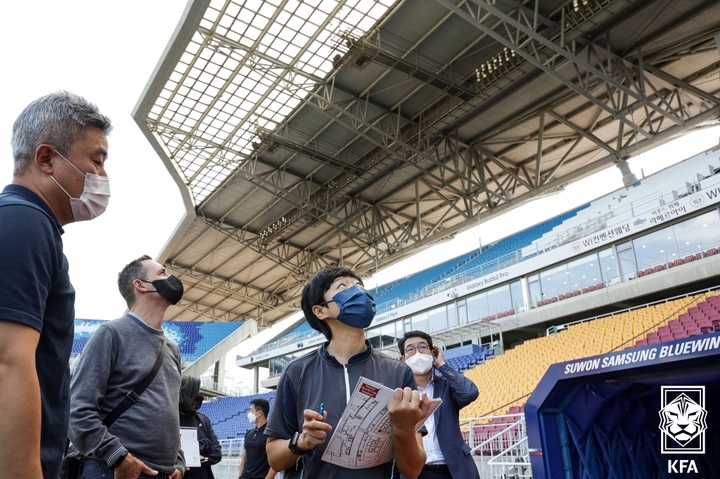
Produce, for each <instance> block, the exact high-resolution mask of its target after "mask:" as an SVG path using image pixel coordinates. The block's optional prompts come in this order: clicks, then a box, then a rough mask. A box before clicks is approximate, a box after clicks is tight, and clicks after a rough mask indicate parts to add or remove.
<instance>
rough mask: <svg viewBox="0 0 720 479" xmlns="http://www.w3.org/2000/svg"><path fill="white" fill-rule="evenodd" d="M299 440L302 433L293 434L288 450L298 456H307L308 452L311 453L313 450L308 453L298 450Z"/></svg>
mask: <svg viewBox="0 0 720 479" xmlns="http://www.w3.org/2000/svg"><path fill="white" fill-rule="evenodd" d="M299 439H300V433H299V432H297V431H295V434H293V437H292V439H290V444H288V449H290V452H292V453H293V454H295V455H296V456H302V455H303V454H307V453H308V452H310V451H311V449H308V450H307V451H303V450H302V449H298V440H299Z"/></svg>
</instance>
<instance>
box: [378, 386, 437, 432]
mask: <svg viewBox="0 0 720 479" xmlns="http://www.w3.org/2000/svg"><path fill="white" fill-rule="evenodd" d="M430 406H431V404H430V401H429V400H428V397H427V395H426V394H425V393H423V394H422V397H421V396H420V393H419V392H417V391H413V390H412V389H410V388H405V389H400V388H397V389H395V394H394V395H393V396H392V397H391V398H390V400H389V401H388V416H389V417H390V424H392V426H393V429H395V430H396V431H402V432H405V431H407V433H415V431H417V430H418V429H419V428H420V426H421V425H422V423H423V422H424V421H425V418H426V417H428V416H429V415H430V413H431V412H432V411H431V410H430Z"/></svg>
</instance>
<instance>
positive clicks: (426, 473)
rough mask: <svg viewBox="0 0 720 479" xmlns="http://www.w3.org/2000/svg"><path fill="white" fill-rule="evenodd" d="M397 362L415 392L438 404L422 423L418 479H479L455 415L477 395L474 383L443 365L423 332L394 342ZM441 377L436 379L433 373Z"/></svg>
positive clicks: (408, 335) (427, 336)
mask: <svg viewBox="0 0 720 479" xmlns="http://www.w3.org/2000/svg"><path fill="white" fill-rule="evenodd" d="M398 347H399V348H400V355H401V356H400V359H401V360H402V361H403V362H404V363H405V364H407V365H408V366H410V369H412V371H413V374H414V375H415V381H416V382H417V385H418V391H419V392H423V393H425V394H427V396H428V397H429V398H440V399H442V404H441V405H440V407H439V408H438V409H437V410H436V411H435V412H434V413H433V417H432V418H431V419H430V420H429V421H427V422H426V423H425V426H426V427H427V430H428V433H427V435H426V436H425V437H423V446H424V448H425V454H426V455H427V460H426V462H425V466H424V467H423V470H422V473H421V474H420V476H419V479H479V477H480V476H479V474H478V468H477V466H475V461H474V460H473V458H472V455H471V453H470V446H468V445H467V443H466V442H465V441H464V440H463V437H462V434H461V432H460V419H459V413H460V410H461V409H462V408H464V407H465V406H467V405H468V404H470V403H471V402H473V401H474V400H476V399H477V397H478V396H479V394H480V393H479V391H478V388H477V386H475V383H473V382H472V381H470V380H469V379H467V378H466V377H465V376H463V375H462V374H461V373H459V372H457V371H456V370H455V369H453V368H452V366H450V365H449V364H447V363H446V362H445V356H443V352H442V349H440V348H438V347H437V346H433V342H432V338H431V337H430V335H429V334H427V333H425V332H423V331H410V332H407V333H405V336H404V337H403V338H402V339H401V340H400V342H399V343H398ZM436 370H437V371H439V372H440V374H441V376H437V375H436V374H435V371H436Z"/></svg>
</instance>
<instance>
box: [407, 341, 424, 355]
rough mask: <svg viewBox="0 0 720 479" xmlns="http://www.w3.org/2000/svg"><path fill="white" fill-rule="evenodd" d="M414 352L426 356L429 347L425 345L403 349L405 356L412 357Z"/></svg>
mask: <svg viewBox="0 0 720 479" xmlns="http://www.w3.org/2000/svg"><path fill="white" fill-rule="evenodd" d="M415 351H420V352H421V353H422V354H427V352H428V351H430V346H428V345H427V344H421V345H420V346H418V347H417V348H415V347H414V346H408V347H407V348H405V356H412V355H413V354H415Z"/></svg>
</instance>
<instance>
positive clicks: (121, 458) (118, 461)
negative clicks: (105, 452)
mask: <svg viewBox="0 0 720 479" xmlns="http://www.w3.org/2000/svg"><path fill="white" fill-rule="evenodd" d="M127 455H128V451H127V449H126V450H124V451H123V452H121V453H120V455H119V456H118V457H117V459H115V461H114V462H113V463H112V464H108V467H109V468H110V469H115V468H117V467H118V466H119V465H120V464H122V462H123V461H124V460H125V458H126V457H127Z"/></svg>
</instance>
